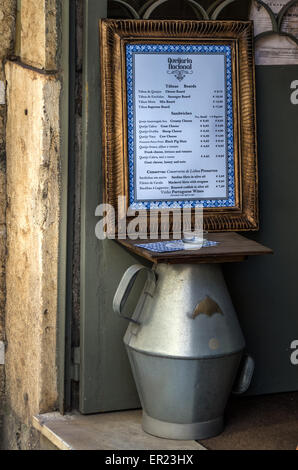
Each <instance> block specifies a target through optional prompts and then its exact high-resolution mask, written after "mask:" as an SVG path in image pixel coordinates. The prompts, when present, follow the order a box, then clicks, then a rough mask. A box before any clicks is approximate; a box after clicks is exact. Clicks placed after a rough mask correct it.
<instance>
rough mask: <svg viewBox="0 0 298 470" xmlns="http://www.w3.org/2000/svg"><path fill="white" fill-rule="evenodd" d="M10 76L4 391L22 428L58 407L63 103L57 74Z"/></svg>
mask: <svg viewBox="0 0 298 470" xmlns="http://www.w3.org/2000/svg"><path fill="white" fill-rule="evenodd" d="M5 72H6V77H7V102H8V116H7V136H6V139H7V199H8V205H7V265H6V295H7V297H6V340H7V350H6V385H7V396H8V404H9V407H10V408H11V409H13V410H14V412H15V413H16V415H17V416H18V417H19V418H21V419H22V421H23V422H24V423H30V420H31V417H32V416H33V415H34V414H36V413H37V412H45V411H47V410H53V409H55V408H56V405H57V397H58V393H57V370H56V349H57V345H56V337H57V331H56V326H57V282H58V280H57V277H58V276H57V273H58V234H59V215H60V211H59V158H60V153H59V152H60V135H59V99H60V88H61V86H60V82H59V80H58V79H57V77H56V76H55V75H46V74H40V73H38V72H36V71H33V70H31V69H28V68H24V67H23V66H22V65H20V64H17V63H15V62H8V63H7V64H6V70H5Z"/></svg>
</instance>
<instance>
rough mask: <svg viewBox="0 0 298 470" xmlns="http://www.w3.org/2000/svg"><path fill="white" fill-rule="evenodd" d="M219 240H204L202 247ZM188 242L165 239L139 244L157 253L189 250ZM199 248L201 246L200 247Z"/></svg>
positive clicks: (213, 244)
mask: <svg viewBox="0 0 298 470" xmlns="http://www.w3.org/2000/svg"><path fill="white" fill-rule="evenodd" d="M218 244H219V242H211V241H210V240H204V241H203V245H202V248H205V247H206V246H216V245H218ZM185 245H186V243H183V241H182V240H173V241H167V242H166V241H164V242H156V243H144V244H140V245H135V246H139V247H140V248H145V249H146V250H148V251H153V252H155V253H167V252H170V251H181V250H187V248H188V247H185ZM198 249H199V248H198Z"/></svg>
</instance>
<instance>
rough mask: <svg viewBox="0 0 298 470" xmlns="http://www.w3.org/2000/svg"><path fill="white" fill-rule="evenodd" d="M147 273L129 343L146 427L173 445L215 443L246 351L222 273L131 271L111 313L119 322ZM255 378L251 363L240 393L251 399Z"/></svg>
mask: <svg viewBox="0 0 298 470" xmlns="http://www.w3.org/2000/svg"><path fill="white" fill-rule="evenodd" d="M143 270H145V271H146V272H147V280H146V283H145V285H144V289H143V292H142V294H141V296H140V298H139V301H138V304H137V306H136V309H135V311H134V312H133V313H132V316H131V317H130V318H128V320H129V321H130V323H129V326H128V328H127V331H126V334H125V336H124V343H125V346H126V349H127V352H128V356H129V360H130V364H131V368H132V372H133V376H134V380H135V383H136V386H137V390H138V393H139V397H140V401H141V404H142V408H143V420H142V427H143V429H144V431H146V432H148V433H149V434H153V435H155V436H159V437H164V438H169V439H204V438H208V437H211V436H215V435H217V434H219V433H220V432H221V431H222V429H223V413H224V409H225V406H226V402H227V399H228V397H229V395H230V393H231V390H232V387H233V384H234V382H235V377H236V374H237V370H238V369H239V364H240V361H241V358H242V356H243V350H244V347H245V341H244V338H243V335H242V332H241V329H240V325H239V323H238V319H237V316H236V313H235V311H234V308H233V305H232V302H231V299H230V296H229V293H228V290H227V287H226V285H225V282H224V279H223V275H222V272H221V268H220V266H219V265H217V264H213V265H212V264H192V265H191V264H158V265H157V266H155V267H154V268H153V270H151V269H149V268H146V267H144V266H141V265H134V266H131V267H130V268H129V269H128V270H127V271H126V272H125V274H124V276H123V278H122V280H121V282H120V284H119V287H118V289H117V292H116V294H115V297H114V303H113V308H114V311H115V312H117V313H118V314H120V315H121V316H123V313H122V311H123V307H124V304H125V302H126V299H127V298H128V295H129V292H130V290H131V288H132V286H133V284H134V282H135V279H136V277H137V275H138V273H139V272H140V271H143ZM125 318H127V317H125ZM243 357H244V356H243ZM252 373H253V361H252V359H251V358H250V357H249V356H248V357H246V358H245V361H244V365H243V367H242V371H241V374H240V377H239V380H238V384H237V386H236V390H235V392H236V393H242V392H244V391H246V389H247V388H248V386H249V384H250V380H251V376H252Z"/></svg>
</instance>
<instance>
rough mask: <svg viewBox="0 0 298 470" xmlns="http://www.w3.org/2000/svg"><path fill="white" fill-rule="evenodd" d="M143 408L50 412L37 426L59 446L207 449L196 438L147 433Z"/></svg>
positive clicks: (35, 422)
mask: <svg viewBox="0 0 298 470" xmlns="http://www.w3.org/2000/svg"><path fill="white" fill-rule="evenodd" d="M141 419H142V412H141V410H133V411H120V412H119V411H117V412H113V413H99V414H93V415H82V414H80V413H78V412H72V413H69V414H66V415H61V414H60V413H57V412H55V413H46V414H41V415H37V416H34V417H33V426H34V427H35V429H37V430H38V431H39V432H40V433H41V434H42V435H43V436H44V437H46V438H47V439H48V440H49V441H50V442H51V443H52V444H53V445H54V446H55V447H57V449H59V450H194V451H197V450H206V449H205V448H204V447H203V446H202V445H200V444H199V443H197V442H196V441H177V440H169V439H161V438H158V437H154V436H151V435H149V434H147V433H145V432H144V431H143V430H142V427H141Z"/></svg>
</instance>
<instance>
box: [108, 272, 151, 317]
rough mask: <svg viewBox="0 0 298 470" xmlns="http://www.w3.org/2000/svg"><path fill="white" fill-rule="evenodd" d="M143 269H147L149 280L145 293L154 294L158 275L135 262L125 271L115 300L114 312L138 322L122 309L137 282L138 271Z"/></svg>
mask: <svg viewBox="0 0 298 470" xmlns="http://www.w3.org/2000/svg"><path fill="white" fill-rule="evenodd" d="M143 270H144V271H147V282H146V284H145V287H144V294H149V295H151V296H153V294H154V291H155V285H156V277H155V274H154V272H153V271H152V270H151V269H149V268H146V267H145V266H141V265H140V264H134V265H133V266H130V268H128V269H127V270H126V271H125V273H124V275H123V277H122V279H121V281H120V284H119V286H118V288H117V291H116V293H115V296H114V300H113V310H114V312H115V313H118V315H120V316H121V317H122V318H126V320H129V321H131V322H133V323H137V324H138V323H139V322H137V321H136V320H133V319H132V318H129V317H126V316H125V315H123V314H122V310H123V308H124V305H125V303H126V301H127V298H128V296H129V294H130V291H131V289H132V286H133V285H134V283H135V280H136V278H137V275H138V273H139V272H140V271H143Z"/></svg>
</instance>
